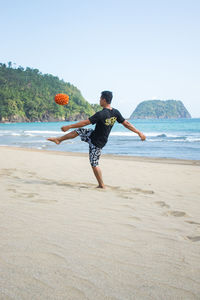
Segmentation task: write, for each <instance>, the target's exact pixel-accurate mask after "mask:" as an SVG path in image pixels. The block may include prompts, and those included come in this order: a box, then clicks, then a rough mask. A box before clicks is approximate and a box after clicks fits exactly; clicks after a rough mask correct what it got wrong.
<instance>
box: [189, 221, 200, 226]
mask: <svg viewBox="0 0 200 300" xmlns="http://www.w3.org/2000/svg"><path fill="white" fill-rule="evenodd" d="M185 222H186V223H189V224H194V225H200V223H198V222H194V221H185Z"/></svg>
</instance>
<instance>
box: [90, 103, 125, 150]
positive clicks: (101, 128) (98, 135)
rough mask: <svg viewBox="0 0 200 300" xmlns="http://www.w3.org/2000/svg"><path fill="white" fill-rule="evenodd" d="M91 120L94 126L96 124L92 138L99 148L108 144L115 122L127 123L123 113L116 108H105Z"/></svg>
mask: <svg viewBox="0 0 200 300" xmlns="http://www.w3.org/2000/svg"><path fill="white" fill-rule="evenodd" d="M89 120H90V122H91V123H92V124H96V126H95V129H94V131H93V132H92V134H91V136H90V138H91V142H92V144H93V145H95V146H96V147H98V148H103V147H104V146H105V144H106V143H107V140H108V136H109V134H110V131H111V129H112V127H113V125H114V123H115V121H117V122H118V123H122V122H124V121H125V119H124V118H123V117H122V115H121V113H120V112H119V111H118V110H117V109H115V108H112V109H108V108H104V109H103V110H101V111H98V112H97V113H96V114H94V115H93V116H91V117H90V118H89Z"/></svg>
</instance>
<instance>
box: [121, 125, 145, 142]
mask: <svg viewBox="0 0 200 300" xmlns="http://www.w3.org/2000/svg"><path fill="white" fill-rule="evenodd" d="M122 125H124V127H126V128H127V129H129V130H130V131H133V132H135V133H137V134H138V135H139V137H140V138H141V140H142V141H145V140H146V136H145V135H144V134H143V133H142V132H141V131H139V130H138V129H136V128H135V127H134V126H133V125H132V124H131V123H129V122H128V121H127V120H125V121H124V122H122Z"/></svg>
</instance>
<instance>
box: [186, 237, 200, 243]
mask: <svg viewBox="0 0 200 300" xmlns="http://www.w3.org/2000/svg"><path fill="white" fill-rule="evenodd" d="M187 238H188V239H189V240H190V241H192V242H199V241H200V236H187Z"/></svg>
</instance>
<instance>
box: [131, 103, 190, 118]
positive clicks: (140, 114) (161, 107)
mask: <svg viewBox="0 0 200 300" xmlns="http://www.w3.org/2000/svg"><path fill="white" fill-rule="evenodd" d="M177 118H191V115H190V114H189V112H188V111H187V109H186V108H185V106H184V105H183V103H182V102H181V101H178V100H166V101H161V100H147V101H143V102H141V103H140V104H139V105H138V106H137V107H136V109H135V110H134V112H133V113H132V115H131V116H130V119H177Z"/></svg>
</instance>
